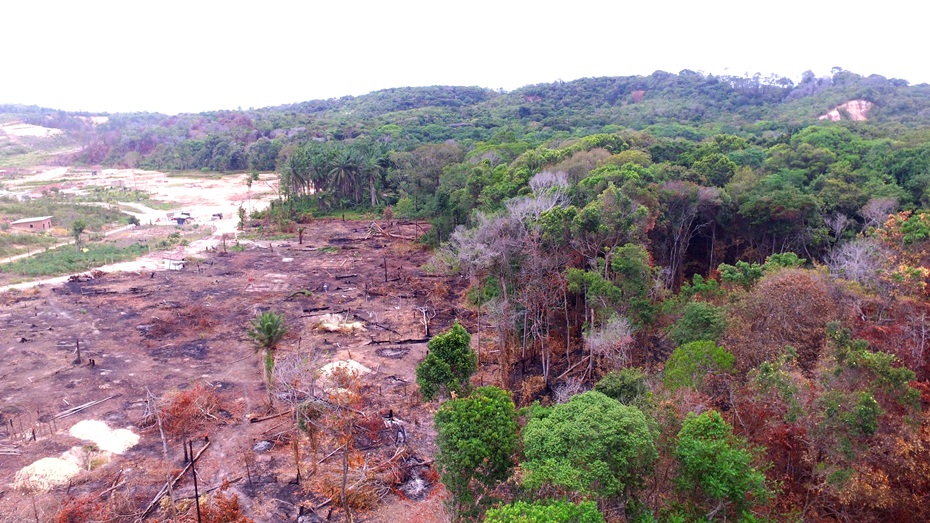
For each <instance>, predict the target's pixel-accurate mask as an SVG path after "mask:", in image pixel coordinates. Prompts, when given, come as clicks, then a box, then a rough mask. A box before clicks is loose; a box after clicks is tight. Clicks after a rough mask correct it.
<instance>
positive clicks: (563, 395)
mask: <svg viewBox="0 0 930 523" xmlns="http://www.w3.org/2000/svg"><path fill="white" fill-rule="evenodd" d="M552 392H553V395H552V396H553V398H552V399H553V400H554V401H555V402H556V403H565V402H567V401H568V400H570V399H572V396H575V395H577V394H581V393H582V392H584V380H583V379H581V378H579V377H578V376H570V377H568V378H566V379H565V381H564V382H562V383H559V384H558V385H556V386H555V387H552Z"/></svg>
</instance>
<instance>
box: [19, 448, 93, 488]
mask: <svg viewBox="0 0 930 523" xmlns="http://www.w3.org/2000/svg"><path fill="white" fill-rule="evenodd" d="M80 472H81V467H80V465H78V459H77V457H76V456H75V455H74V454H72V453H71V452H65V453H64V454H62V457H60V458H42V459H40V460H39V461H36V462H34V463H32V464H31V465H26V466H25V467H23V468H21V469H19V471H18V472H17V473H16V477H15V478H14V479H13V486H14V487H15V488H16V489H17V490H23V491H26V492H46V491H48V490H50V489H52V488H54V487H59V486H63V485H67V484H68V481H70V480H71V478H73V477H74V476H77V475H78V473H80Z"/></svg>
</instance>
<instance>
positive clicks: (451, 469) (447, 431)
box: [436, 387, 517, 518]
mask: <svg viewBox="0 0 930 523" xmlns="http://www.w3.org/2000/svg"><path fill="white" fill-rule="evenodd" d="M436 428H437V430H438V432H439V434H438V437H437V439H436V444H437V445H438V447H439V455H438V456H437V458H436V461H437V463H438V465H439V472H440V474H441V476H442V482H443V484H445V486H446V489H448V490H449V492H450V493H451V494H452V500H451V501H452V509H453V514H454V515H455V516H456V517H457V518H462V517H463V516H466V515H476V514H477V513H478V512H480V510H479V506H480V505H482V504H485V505H486V504H487V502H488V501H489V500H488V499H487V496H488V494H489V493H490V491H491V490H492V489H493V488H494V486H495V485H497V484H498V483H500V482H501V481H504V480H505V479H507V477H509V475H510V471H511V469H512V468H513V454H514V452H515V451H516V449H517V423H516V412H515V410H514V405H513V400H511V399H510V395H509V393H507V392H506V391H503V390H501V389H498V388H496V387H480V388H478V389H477V390H475V391H474V393H472V394H471V395H470V396H468V397H467V398H459V399H454V400H451V401H447V402H445V403H443V404H442V405H441V406H440V407H439V410H438V411H437V412H436Z"/></svg>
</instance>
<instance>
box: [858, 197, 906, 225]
mask: <svg viewBox="0 0 930 523" xmlns="http://www.w3.org/2000/svg"><path fill="white" fill-rule="evenodd" d="M897 208H898V199H897V198H888V197H884V198H872V199H870V200H869V201H867V202H866V203H865V205H864V206H862V210H860V211H859V214H860V215H861V216H862V217H863V218H864V219H865V226H866V228H868V227H879V226H881V225H882V224H883V223H885V220H887V219H888V216H890V215H891V214H892V213H893V212H894V211H895V209H897Z"/></svg>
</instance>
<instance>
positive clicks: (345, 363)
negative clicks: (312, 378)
mask: <svg viewBox="0 0 930 523" xmlns="http://www.w3.org/2000/svg"><path fill="white" fill-rule="evenodd" d="M337 369H339V370H344V371H345V372H347V373H349V374H350V375H352V376H355V377H358V376H362V375H363V374H369V373H371V369H369V368H368V367H366V366H364V365H362V364H361V363H359V362H357V361H355V360H337V361H334V362H332V363H328V364H326V365H324V366H323V367H322V368H321V369H320V375H321V376H322V377H324V378H330V377H332V375H333V374H334V373H335V372H336V370H337Z"/></svg>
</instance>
